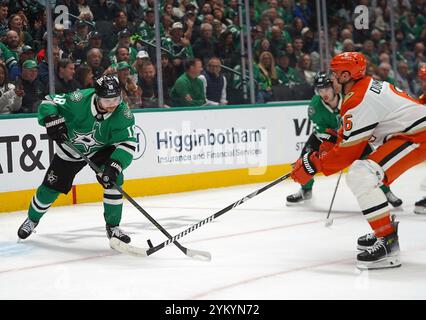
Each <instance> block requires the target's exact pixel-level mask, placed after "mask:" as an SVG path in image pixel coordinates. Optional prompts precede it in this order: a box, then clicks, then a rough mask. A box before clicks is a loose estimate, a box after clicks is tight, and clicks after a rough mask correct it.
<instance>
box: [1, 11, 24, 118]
mask: <svg viewBox="0 0 426 320" xmlns="http://www.w3.org/2000/svg"><path fill="white" fill-rule="evenodd" d="M0 8H1V7H0ZM7 73H8V72H7V67H6V65H5V64H4V63H3V62H1V61H0V114H9V113H15V112H17V111H18V110H19V109H20V108H21V104H22V96H23V95H24V90H23V88H22V85H18V87H15V85H13V84H12V83H9V79H8V76H7Z"/></svg>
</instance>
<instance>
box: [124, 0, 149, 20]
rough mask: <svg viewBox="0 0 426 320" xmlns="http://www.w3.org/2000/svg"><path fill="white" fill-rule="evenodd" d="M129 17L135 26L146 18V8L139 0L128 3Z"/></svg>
mask: <svg viewBox="0 0 426 320" xmlns="http://www.w3.org/2000/svg"><path fill="white" fill-rule="evenodd" d="M127 12H128V14H127V18H128V20H129V21H130V22H132V23H133V24H134V25H135V26H139V25H140V24H141V22H142V21H143V19H144V16H145V14H144V9H143V7H142V6H141V2H140V1H139V0H130V3H128V4H127Z"/></svg>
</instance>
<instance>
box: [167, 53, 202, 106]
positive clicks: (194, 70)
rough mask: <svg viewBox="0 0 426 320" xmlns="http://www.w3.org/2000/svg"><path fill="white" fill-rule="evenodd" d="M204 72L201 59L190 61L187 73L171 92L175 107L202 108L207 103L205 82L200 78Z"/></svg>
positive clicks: (187, 65)
mask: <svg viewBox="0 0 426 320" xmlns="http://www.w3.org/2000/svg"><path fill="white" fill-rule="evenodd" d="M202 70H203V65H202V62H201V60H199V59H188V60H187V61H186V63H185V73H184V74H182V75H181V76H180V77H179V78H178V79H177V80H176V83H175V85H174V86H173V88H172V91H171V99H172V106H173V107H185V106H191V107H195V106H202V105H204V104H205V103H206V97H205V95H204V87H203V82H202V81H201V80H200V79H199V78H198V77H199V76H200V74H201V71H202Z"/></svg>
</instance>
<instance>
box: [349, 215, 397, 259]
mask: <svg viewBox="0 0 426 320" xmlns="http://www.w3.org/2000/svg"><path fill="white" fill-rule="evenodd" d="M391 221H392V226H393V229H394V230H396V232H398V225H399V221H395V215H392V216H391ZM376 241H377V237H376V235H375V234H374V232H372V233H367V234H366V235H363V236H361V237H359V238H358V244H357V249H358V250H361V251H363V250H367V249H368V248H370V247H372V246H373V245H374V244H375V243H376Z"/></svg>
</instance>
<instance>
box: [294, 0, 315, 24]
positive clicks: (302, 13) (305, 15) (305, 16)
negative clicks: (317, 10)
mask: <svg viewBox="0 0 426 320" xmlns="http://www.w3.org/2000/svg"><path fill="white" fill-rule="evenodd" d="M294 15H295V16H296V17H298V18H300V19H302V21H303V24H304V25H305V26H308V27H309V26H311V25H312V21H311V20H312V16H313V10H312V7H311V5H310V4H309V3H308V1H307V0H299V3H297V4H296V7H295V9H294Z"/></svg>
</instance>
